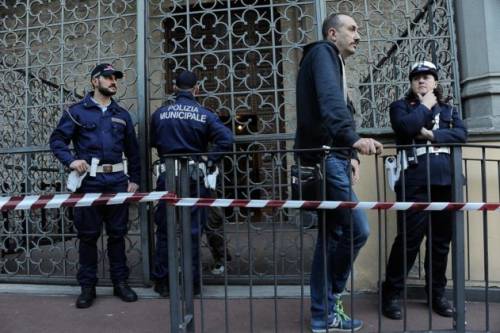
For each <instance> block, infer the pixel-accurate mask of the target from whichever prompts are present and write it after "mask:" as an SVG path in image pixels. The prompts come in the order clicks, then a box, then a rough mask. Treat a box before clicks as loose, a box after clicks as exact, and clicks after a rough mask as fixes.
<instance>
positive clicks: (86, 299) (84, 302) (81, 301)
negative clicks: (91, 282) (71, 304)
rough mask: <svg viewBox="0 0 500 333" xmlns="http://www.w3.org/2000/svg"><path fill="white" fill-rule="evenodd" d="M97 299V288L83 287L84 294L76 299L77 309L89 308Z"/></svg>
mask: <svg viewBox="0 0 500 333" xmlns="http://www.w3.org/2000/svg"><path fill="white" fill-rule="evenodd" d="M95 298H96V293H95V287H82V292H81V294H80V296H78V298H77V299H76V307H77V308H79V309H85V308H88V307H90V306H91V305H92V303H94V299H95Z"/></svg>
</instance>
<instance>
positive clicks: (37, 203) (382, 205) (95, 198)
mask: <svg viewBox="0 0 500 333" xmlns="http://www.w3.org/2000/svg"><path fill="white" fill-rule="evenodd" d="M157 200H165V201H166V202H167V203H169V204H171V205H174V206H202V207H243V208H297V209H301V208H302V209H337V208H350V209H382V210H432V211H434V210H463V211H465V210H467V211H476V210H484V211H500V203H498V202H469V203H463V202H372V201H360V202H351V201H302V200H251V199H250V200H245V199H213V198H178V197H177V196H176V195H175V193H168V192H148V193H140V192H136V193H128V192H125V193H86V194H80V193H77V194H53V195H50V194H49V195H27V196H13V197H0V211H8V210H23V209H36V208H60V207H88V206H99V205H118V204H122V203H129V202H151V201H157Z"/></svg>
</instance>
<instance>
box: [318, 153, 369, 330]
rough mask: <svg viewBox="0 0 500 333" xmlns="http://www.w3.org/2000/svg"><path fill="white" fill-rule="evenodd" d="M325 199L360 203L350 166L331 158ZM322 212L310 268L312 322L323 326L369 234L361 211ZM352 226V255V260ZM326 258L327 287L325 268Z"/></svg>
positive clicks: (327, 170) (327, 167)
mask: <svg viewBox="0 0 500 333" xmlns="http://www.w3.org/2000/svg"><path fill="white" fill-rule="evenodd" d="M325 163H326V164H325V177H326V196H327V200H333V201H358V198H357V197H356V194H355V193H354V191H353V190H352V187H351V184H350V176H349V174H350V172H351V162H350V161H349V160H346V159H340V158H337V157H334V156H332V155H330V156H329V157H328V158H327V159H326V162H325ZM322 215H323V213H322V212H321V211H320V212H319V219H318V226H319V227H318V238H317V240H316V249H315V251H314V257H313V262H312V268H311V282H310V283H311V320H312V322H313V323H314V322H316V323H317V322H324V321H325V318H326V316H327V315H328V317H329V318H332V315H333V307H334V305H335V302H334V294H339V293H341V292H342V291H343V290H344V288H345V284H346V282H347V279H348V277H349V274H350V273H351V268H352V263H354V260H355V259H356V256H357V255H358V252H359V250H360V249H361V247H362V246H363V245H364V244H365V243H366V240H367V239H368V236H369V234H370V229H369V226H368V219H367V217H366V214H365V212H364V211H362V210H349V209H336V210H329V211H327V212H326V213H325V215H326V218H325V222H324V223H323V218H322ZM351 226H352V231H353V241H352V247H353V253H354V257H352V258H351ZM323 253H325V254H326V264H327V269H326V285H327V287H328V292H327V293H326V292H325V280H324V276H325V270H324V266H323V262H324V261H325V260H324V257H323ZM325 298H327V299H328V301H327V303H326V304H325Z"/></svg>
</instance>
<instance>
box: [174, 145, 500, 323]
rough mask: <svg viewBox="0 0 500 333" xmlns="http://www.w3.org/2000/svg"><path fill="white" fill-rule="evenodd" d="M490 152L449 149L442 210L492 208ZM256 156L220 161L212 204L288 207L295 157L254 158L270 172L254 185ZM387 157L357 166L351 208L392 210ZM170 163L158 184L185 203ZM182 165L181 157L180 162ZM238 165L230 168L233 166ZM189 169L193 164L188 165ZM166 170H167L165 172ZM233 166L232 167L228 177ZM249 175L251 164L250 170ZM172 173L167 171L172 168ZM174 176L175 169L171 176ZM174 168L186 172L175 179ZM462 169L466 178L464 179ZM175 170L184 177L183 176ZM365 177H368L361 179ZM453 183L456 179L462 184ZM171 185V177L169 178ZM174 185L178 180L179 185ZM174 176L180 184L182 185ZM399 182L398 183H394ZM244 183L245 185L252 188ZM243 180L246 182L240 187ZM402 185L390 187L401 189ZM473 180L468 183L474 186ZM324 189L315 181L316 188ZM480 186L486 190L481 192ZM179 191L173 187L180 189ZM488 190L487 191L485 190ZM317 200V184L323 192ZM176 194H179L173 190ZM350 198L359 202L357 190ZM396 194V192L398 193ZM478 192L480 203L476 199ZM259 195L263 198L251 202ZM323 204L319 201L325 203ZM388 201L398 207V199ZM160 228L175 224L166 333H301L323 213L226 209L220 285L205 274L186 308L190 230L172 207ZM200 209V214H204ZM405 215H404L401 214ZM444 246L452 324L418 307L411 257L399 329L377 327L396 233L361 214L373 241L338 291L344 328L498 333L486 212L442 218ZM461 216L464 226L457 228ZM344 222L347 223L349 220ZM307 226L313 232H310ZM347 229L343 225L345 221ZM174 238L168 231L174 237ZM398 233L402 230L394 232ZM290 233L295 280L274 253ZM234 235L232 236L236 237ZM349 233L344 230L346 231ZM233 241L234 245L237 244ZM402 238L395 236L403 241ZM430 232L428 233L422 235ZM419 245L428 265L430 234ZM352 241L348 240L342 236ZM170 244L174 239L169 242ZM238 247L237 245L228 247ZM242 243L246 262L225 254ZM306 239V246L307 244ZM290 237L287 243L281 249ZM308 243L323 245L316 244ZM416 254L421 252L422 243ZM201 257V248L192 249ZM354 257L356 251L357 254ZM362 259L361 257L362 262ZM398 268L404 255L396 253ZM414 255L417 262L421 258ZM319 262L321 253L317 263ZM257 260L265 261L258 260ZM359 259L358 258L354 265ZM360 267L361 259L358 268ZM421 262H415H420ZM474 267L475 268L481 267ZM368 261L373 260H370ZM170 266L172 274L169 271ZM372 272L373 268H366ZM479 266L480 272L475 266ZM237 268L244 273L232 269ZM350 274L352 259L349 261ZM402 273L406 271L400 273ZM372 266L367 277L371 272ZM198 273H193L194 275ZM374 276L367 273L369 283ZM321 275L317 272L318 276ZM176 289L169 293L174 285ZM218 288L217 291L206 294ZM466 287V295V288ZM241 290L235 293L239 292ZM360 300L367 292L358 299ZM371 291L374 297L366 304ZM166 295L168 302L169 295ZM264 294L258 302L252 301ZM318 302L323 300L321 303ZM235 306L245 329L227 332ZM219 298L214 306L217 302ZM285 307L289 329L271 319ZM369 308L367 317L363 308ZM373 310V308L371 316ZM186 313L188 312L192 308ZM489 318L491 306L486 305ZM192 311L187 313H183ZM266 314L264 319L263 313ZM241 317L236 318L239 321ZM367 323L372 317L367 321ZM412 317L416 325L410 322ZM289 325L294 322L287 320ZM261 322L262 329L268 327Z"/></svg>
mask: <svg viewBox="0 0 500 333" xmlns="http://www.w3.org/2000/svg"><path fill="white" fill-rule="evenodd" d="M395 149H396V146H386V152H387V151H388V152H389V153H390V152H391V151H394V152H395ZM499 149H500V146H481V145H465V146H463V156H462V147H461V146H459V145H456V146H452V147H451V154H450V163H451V171H452V182H451V184H450V189H451V193H450V196H449V198H450V199H449V200H448V201H450V202H471V201H478V202H482V201H484V202H486V201H487V199H489V200H492V201H495V202H497V201H498V196H499V192H500V176H499V175H498V172H500V171H499V170H500V169H499V168H498V166H499V164H500V159H499V157H498V152H500V150H499ZM255 153H256V152H250V151H245V152H237V153H229V154H227V155H225V156H224V157H223V158H222V162H221V163H220V164H219V168H220V174H221V175H222V179H224V181H223V182H221V183H220V187H219V191H218V198H231V199H265V200H287V199H290V197H291V191H292V189H291V185H290V182H291V179H292V176H291V174H290V167H291V165H292V164H293V155H295V154H297V153H298V151H292V150H289V151H286V150H276V151H264V152H261V154H262V155H266V158H265V159H264V160H266V161H267V163H269V164H270V166H271V167H268V168H265V169H266V170H271V171H270V173H268V174H264V175H260V178H259V177H257V176H256V175H255V169H254V168H252V167H251V165H252V162H253V161H252V155H255ZM329 153H331V152H326V154H325V159H323V162H322V163H320V169H321V173H322V174H323V175H325V163H326V158H327V157H328V156H329ZM387 156H388V154H387V153H386V154H384V155H383V156H377V157H366V158H362V166H363V167H365V168H367V167H372V168H373V170H366V169H365V172H363V173H362V176H368V177H370V178H369V181H366V180H365V181H364V182H363V181H362V184H360V186H362V188H361V189H362V190H363V192H362V193H361V195H360V201H377V202H392V201H394V194H393V193H390V190H389V189H388V187H387V185H386V183H387V182H386V177H385V172H384V167H383V164H384V162H385V159H386V158H387ZM178 157H179V156H170V157H169V158H166V160H165V163H170V167H169V166H167V167H166V170H167V175H168V176H167V178H169V177H170V180H171V183H170V184H171V185H172V186H173V187H167V190H173V191H176V193H180V194H181V197H189V196H193V193H192V192H191V193H190V192H189V190H186V189H187V188H188V184H189V183H190V182H191V183H192V182H193V180H192V178H191V180H190V179H189V175H188V172H187V165H188V163H187V160H184V162H180V163H178V164H175V163H174V162H173V160H172V159H176V158H178ZM183 157H184V158H186V156H183ZM197 157H199V156H190V158H192V159H193V160H197V159H198V158H197ZM237 162H240V163H237ZM196 163H198V162H196ZM473 163H478V164H479V165H480V166H481V167H480V168H474V167H472V166H471V164H473ZM174 165H176V167H175V166H174ZM235 165H237V166H238V167H234V166H235ZM257 165H258V163H257ZM172 166H174V167H172ZM179 168H180V169H179ZM183 168H186V169H185V170H184V169H183ZM471 168H472V170H471ZM183 170H184V171H183ZM427 170H428V171H427V177H428V178H429V176H430V174H431V173H432V172H435V170H430V169H429V164H428V165H427ZM367 174H369V175H367ZM462 174H464V175H465V176H466V178H464V177H462ZM176 175H177V176H176ZM179 175H180V177H179ZM182 175H184V178H183V177H182ZM403 175H404V173H403ZM252 177H253V178H252ZM249 178H252V182H251V183H252V184H254V185H255V188H254V186H252V185H250V181H249ZM404 178H405V177H404V176H403V177H402V178H401V179H400V182H403V183H404V181H405V180H404ZM476 178H478V179H480V182H476V181H475V179H476ZM323 179H324V178H323ZM488 183H489V184H488ZM182 184H183V185H182ZM494 184H495V185H494ZM197 185H198V186H200V187H201V186H203V185H202V183H201V181H200V180H199V179H198V180H197ZM322 186H323V190H324V189H325V188H326V184H325V183H324V182H323V185H322ZM181 188H183V189H184V191H182V190H181ZM430 188H431V184H430V182H429V181H428V184H427V190H428V191H430ZM357 189H358V192H359V188H357ZM403 192H404V191H403ZM478 192H479V193H480V195H478ZM259 193H260V194H262V193H265V195H264V196H261V195H258V194H259ZM428 198H429V200H426V201H428V202H430V201H433V200H431V199H432V197H431V193H430V192H429V193H428ZM327 199H328V197H327ZM398 201H405V200H404V199H402V198H401V200H398ZM166 209H167V215H168V217H167V220H169V221H172V220H173V221H178V223H168V225H169V228H170V229H169V232H170V233H169V245H170V244H175V246H174V245H172V247H171V248H169V259H170V261H169V265H170V272H175V273H174V274H170V287H171V288H172V290H171V296H170V297H171V298H170V300H171V303H170V304H171V327H170V329H171V331H172V332H177V331H195V328H196V331H197V332H198V331H201V332H210V331H213V330H217V331H225V332H231V331H237V330H242V331H251V332H259V331H261V330H263V329H264V328H266V329H268V330H269V331H276V332H277V331H281V330H283V329H284V328H286V329H291V330H292V331H297V332H298V331H300V332H304V331H309V318H310V314H309V305H310V304H309V289H308V283H309V277H310V271H309V267H310V265H311V262H310V260H311V258H312V251H311V250H312V249H311V248H310V247H309V248H307V245H306V244H307V243H309V245H310V244H311V243H313V242H314V236H313V235H311V233H312V232H313V229H314V228H316V227H317V226H318V224H321V223H322V224H323V226H324V224H325V223H329V222H331V221H328V220H325V215H324V214H323V213H322V212H323V211H321V210H318V211H317V213H318V214H317V215H318V217H311V215H314V213H315V212H314V211H310V210H298V209H290V208H280V207H279V205H278V206H276V207H270V208H260V209H252V208H240V207H234V208H232V207H227V208H225V210H224V215H225V223H224V224H223V225H222V226H221V229H222V230H219V232H220V233H221V234H222V235H223V237H224V244H225V247H224V261H223V264H224V266H225V268H226V269H225V270H224V272H223V274H222V276H213V275H212V274H211V273H210V272H209V270H207V269H206V267H205V270H203V269H201V272H202V277H201V281H202V283H203V285H204V288H202V290H201V295H200V296H199V297H194V298H193V290H192V280H191V279H192V277H190V276H189V274H187V275H183V274H184V273H187V272H186V271H185V268H186V267H187V268H188V271H189V270H190V269H189V268H190V267H191V265H190V260H191V259H190V253H189V249H190V248H191V245H190V241H191V239H190V237H189V234H186V232H187V231H186V230H189V228H190V226H191V222H190V220H189V215H190V214H189V211H190V209H191V208H189V207H174V206H167V208H166ZM207 209H210V208H207ZM401 214H402V215H405V212H401ZM450 214H451V215H452V221H453V222H452V224H453V226H454V227H453V232H452V242H451V244H452V246H451V249H450V256H451V259H452V265H450V266H451V269H450V267H448V270H447V278H448V279H450V282H451V283H448V286H447V288H446V293H445V294H446V295H447V296H448V298H449V299H450V301H452V304H453V316H454V317H453V320H449V319H448V320H446V319H443V318H442V317H439V316H437V315H436V314H434V313H433V311H432V308H431V307H422V306H421V305H419V304H421V300H422V299H426V297H425V293H424V288H423V282H424V279H423V274H422V273H421V270H422V269H423V268H424V264H423V263H422V260H421V259H422V258H421V256H420V254H419V256H418V258H417V260H416V262H415V265H414V268H413V269H412V270H409V275H408V278H407V279H406V280H404V281H405V282H404V291H403V293H402V295H401V305H402V308H403V318H402V320H401V321H392V320H389V319H386V318H385V317H384V316H383V315H382V293H381V291H380V288H379V286H380V282H382V281H383V280H384V279H385V272H384V271H385V267H386V266H387V261H388V256H389V251H388V250H389V249H390V246H391V244H392V242H393V238H392V234H394V233H395V231H396V223H395V222H396V216H395V214H394V212H392V211H388V210H384V209H378V210H377V211H376V214H370V217H371V226H372V228H373V233H375V234H376V235H377V236H371V238H372V239H373V238H374V237H376V244H373V242H372V243H371V244H369V245H368V248H369V250H370V251H371V252H372V253H370V254H364V256H365V258H361V259H360V260H362V263H359V262H358V264H357V265H354V267H355V268H354V270H353V275H352V276H351V279H350V281H349V283H348V284H347V286H346V293H347V294H348V295H349V297H345V298H346V303H347V304H348V306H346V309H347V312H348V313H350V315H351V316H352V317H353V318H356V319H365V318H363V317H364V316H367V317H369V319H372V320H371V321H369V320H367V319H365V326H366V327H367V328H366V329H365V330H364V331H370V332H400V331H404V332H431V331H432V332H436V331H439V332H441V331H443V332H492V331H495V330H496V329H499V328H498V327H496V326H491V322H492V320H491V316H490V312H491V306H492V303H491V302H492V301H497V300H498V296H499V295H498V292H497V291H496V290H494V289H493V288H491V285H498V284H499V282H498V281H499V280H500V279H499V277H498V276H499V275H500V272H497V271H495V272H494V273H491V269H490V263H489V257H490V255H489V253H491V244H489V243H488V237H490V238H491V237H494V236H492V235H489V234H488V224H489V221H490V220H491V215H492V214H496V213H495V212H487V211H479V210H478V211H477V212H476V211H466V212H465V213H464V212H463V211H452V212H451V213H450ZM464 214H465V222H464ZM475 214H482V216H481V218H482V225H483V233H482V235H479V236H482V237H478V235H474V234H471V229H472V226H473V225H475V224H477V223H478V221H476V220H477V216H474V215H475ZM351 216H352V215H351ZM426 219H427V224H428V230H432V225H434V224H435V223H439V222H440V221H439V220H436V219H435V215H434V213H431V212H429V213H428V214H427V217H426ZM311 221H314V222H311ZM351 223H352V218H351ZM177 226H178V227H179V228H180V229H179V231H177V232H176V231H175V230H176V229H175V228H176V227H177ZM402 226H404V224H402ZM265 229H267V230H268V232H269V235H265V236H264V234H263V232H262V230H265ZM287 229H288V231H289V230H293V231H292V232H293V233H294V235H295V237H296V238H295V239H296V244H297V247H289V248H288V249H290V248H293V249H292V251H291V253H287V254H289V257H290V259H292V258H296V261H295V262H294V265H293V267H294V268H295V269H296V270H295V271H293V270H292V271H291V270H290V267H288V270H287V268H286V267H284V266H286V260H284V261H283V260H281V259H282V258H283V257H286V255H284V253H286V250H287V248H286V246H285V247H283V246H282V241H283V238H282V237H283V235H282V231H283V230H287ZM234 230H237V231H236V232H235V231H234ZM351 230H352V228H351ZM237 232H240V233H241V234H242V235H237ZM404 232H405V231H403V233H404ZM428 232H430V231H428ZM426 235H427V236H426V238H427V239H426V242H428V251H429V254H428V256H429V257H430V258H432V256H433V245H432V233H427V232H426ZM351 236H352V234H351ZM176 237H177V238H176ZM238 237H240V238H238ZM243 237H246V242H245V244H244V246H245V247H246V252H247V253H248V254H247V257H246V258H245V260H244V261H243V259H242V254H241V253H242V252H244V251H242V247H243V246H242V244H234V240H235V239H241V238H243ZM309 237H310V238H311V239H309V240H308V239H307V238H309ZM290 238H292V239H293V237H289V239H290ZM316 241H324V239H323V240H316ZM471 242H472V243H475V244H477V243H478V242H482V243H483V252H484V256H482V257H481V258H480V259H481V260H476V261H474V260H471V259H470V258H471V257H472V256H473V255H474V254H473V253H472V252H473V250H474V249H473V248H472V247H471V246H470V244H471ZM422 244H426V243H424V242H422ZM198 245H199V246H200V247H204V246H205V245H204V244H203V242H200V244H198ZM266 246H268V249H267V254H263V253H262V252H266V251H262V249H263V248H265V247H266ZM362 251H363V250H362ZM229 252H230V253H231V256H232V257H233V260H232V261H228V260H227V256H228V254H229ZM352 252H353V240H352V238H351V253H352ZM362 253H363V252H362ZM404 253H405V254H404V257H405V262H406V245H405V252H404ZM422 253H423V252H422ZM323 254H325V253H323ZM262 256H263V257H265V258H268V263H269V265H268V267H267V271H266V272H265V273H262V272H259V267H260V266H259V261H260V260H262ZM266 256H267V257H266ZM362 256H363V255H362ZM366 257H368V259H367V258H366ZM422 257H423V256H422ZM483 258H484V259H483ZM372 259H373V260H372ZM367 260H368V262H369V263H370V265H369V266H370V267H362V266H361V265H362V264H363V263H366V262H367ZM172 262H176V264H174V263H172ZM375 262H376V263H377V264H376V265H374V263H375ZM478 262H480V263H482V265H481V264H480V263H478ZM198 264H199V265H200V266H204V265H206V264H207V263H206V261H205V260H202V261H200V262H199V263H198ZM243 264H246V265H247V267H246V269H242V267H241V266H243ZM351 264H353V262H352V257H351ZM405 265H406V263H405ZM375 266H377V267H376V269H375ZM176 267H181V274H180V275H179V274H178V273H177V272H178V271H177V269H176ZM201 268H203V267H201ZM432 270H433V269H432V266H431V267H429V269H428V270H427V274H428V275H429V279H430V280H432V274H433V272H432ZM481 270H482V271H483V272H484V274H483V279H481V278H478V277H477V276H474V274H477V272H478V271H481ZM367 272H371V276H369V277H368V280H369V279H373V280H374V281H378V283H375V284H374V283H373V282H372V283H371V284H370V283H369V282H367V279H366V278H363V275H366V274H368V273H367ZM375 272H376V273H375ZM325 274H326V272H325ZM178 282H180V289H179V288H178V287H179V285H178V284H177V283H178ZM214 283H215V284H217V283H219V284H221V285H223V289H222V286H221V287H219V288H217V287H216V286H213V284H214ZM263 283H264V284H265V283H267V285H271V286H270V288H268V289H265V288H266V287H261V286H260V284H263ZM472 287H473V288H472ZM214 289H217V290H218V295H214V293H213V290H214ZM242 289H243V290H242ZM263 289H264V290H265V291H262V290H263ZM367 290H371V292H368V293H366V291H367ZM374 291H378V292H377V294H376V295H374V294H373V292H374ZM172 292H173V293H172ZM432 292H433V291H432V289H431V290H430V291H429V296H428V297H429V298H430V299H432ZM262 293H264V294H262ZM325 296H326V295H325ZM238 297H242V298H244V299H246V300H247V301H248V303H247V305H241V304H239V306H240V307H243V308H247V310H246V311H243V312H246V314H245V323H246V324H245V325H241V323H239V322H235V321H234V319H232V314H231V313H232V312H234V310H233V304H238V302H236V301H234V300H233V299H234V298H238ZM221 298H222V299H221ZM288 298H292V299H294V300H295V302H294V303H293V304H294V306H295V312H294V314H293V315H292V316H293V318H294V323H295V324H296V326H295V327H290V325H289V323H283V322H282V321H281V320H280V318H283V316H285V315H286V314H284V313H283V312H282V310H281V309H282V308H287V309H289V307H286V306H283V304H286V302H287V301H289V300H288ZM466 300H467V301H474V302H476V303H470V304H468V305H467V307H468V308H469V309H472V310H473V311H470V312H467V311H466ZM217 302H219V303H223V305H220V304H219V307H217V308H218V309H220V307H221V306H223V308H224V316H221V315H218V316H217V318H218V319H219V320H217V321H216V322H214V321H212V320H211V318H213V315H214V314H213V313H212V312H211V310H212V305H213V304H217ZM367 304H371V306H370V307H369V310H368V312H371V315H370V314H369V313H367V310H366V305H367ZM375 304H378V311H377V307H375V306H373V305H375ZM195 305H196V306H195ZM493 306H494V308H495V309H496V307H497V305H496V304H493ZM195 308H197V309H198V310H197V311H193V309H195ZM263 309H266V310H263ZM262 311H268V312H269V313H268V315H267V316H266V318H267V319H268V321H266V322H265V323H263V322H262V321H260V320H258V317H259V316H262ZM240 312H241V311H240ZM478 312H479V313H481V314H484V320H479V319H478V318H479V317H477V315H474V317H472V313H475V314H477V313H478ZM373 313H377V315H376V316H374V315H373ZM415 315H416V316H418V320H415ZM297 318H298V320H297ZM270 321H271V322H270Z"/></svg>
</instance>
